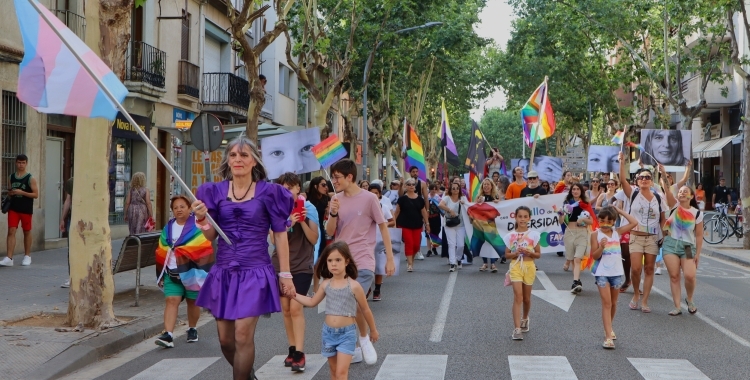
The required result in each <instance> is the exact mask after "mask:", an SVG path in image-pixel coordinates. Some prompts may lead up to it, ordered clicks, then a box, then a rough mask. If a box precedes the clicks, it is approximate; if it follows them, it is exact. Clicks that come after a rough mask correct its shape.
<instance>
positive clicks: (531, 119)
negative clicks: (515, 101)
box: [521, 78, 555, 146]
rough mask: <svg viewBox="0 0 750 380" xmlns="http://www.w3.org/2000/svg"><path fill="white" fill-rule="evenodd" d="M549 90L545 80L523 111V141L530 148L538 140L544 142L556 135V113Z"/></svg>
mask: <svg viewBox="0 0 750 380" xmlns="http://www.w3.org/2000/svg"><path fill="white" fill-rule="evenodd" d="M547 90H548V88H547V79H546V78H545V80H544V82H542V84H541V85H540V86H539V87H537V89H536V91H534V93H533V94H531V97H530V98H529V101H527V102H526V104H524V106H523V108H522V109H521V123H522V124H523V140H524V142H526V144H527V145H528V146H531V145H532V144H533V143H534V141H536V140H544V139H546V138H548V137H550V136H552V134H553V133H555V113H554V111H552V104H551V103H550V102H549V96H548V93H547ZM537 129H538V131H537Z"/></svg>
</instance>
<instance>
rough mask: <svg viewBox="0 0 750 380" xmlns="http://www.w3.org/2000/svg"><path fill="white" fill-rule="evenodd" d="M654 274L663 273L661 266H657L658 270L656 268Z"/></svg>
mask: <svg viewBox="0 0 750 380" xmlns="http://www.w3.org/2000/svg"><path fill="white" fill-rule="evenodd" d="M654 274H656V275H661V267H656V270H654Z"/></svg>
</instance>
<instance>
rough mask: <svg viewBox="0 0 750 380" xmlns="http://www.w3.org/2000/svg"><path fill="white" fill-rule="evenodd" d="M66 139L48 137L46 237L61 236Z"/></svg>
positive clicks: (45, 204) (45, 203)
mask: <svg viewBox="0 0 750 380" xmlns="http://www.w3.org/2000/svg"><path fill="white" fill-rule="evenodd" d="M63 144H64V140H63V139H61V138H58V137H47V142H46V145H45V149H46V151H45V156H46V157H45V167H44V238H45V239H58V238H60V213H61V212H62V184H63V179H62V169H63Z"/></svg>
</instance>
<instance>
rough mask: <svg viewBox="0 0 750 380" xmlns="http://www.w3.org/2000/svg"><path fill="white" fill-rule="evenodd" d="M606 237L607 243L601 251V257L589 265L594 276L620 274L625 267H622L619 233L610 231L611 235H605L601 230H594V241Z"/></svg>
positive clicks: (623, 271)
mask: <svg viewBox="0 0 750 380" xmlns="http://www.w3.org/2000/svg"><path fill="white" fill-rule="evenodd" d="M605 238H606V239H607V244H606V245H605V246H604V251H602V257H601V258H599V260H596V261H594V264H593V265H592V266H591V274H593V275H594V276H607V277H613V276H622V275H624V274H625V269H624V268H623V267H622V250H621V249H620V235H619V234H618V233H617V231H614V230H613V231H612V236H611V237H607V235H605V234H604V233H602V231H601V230H596V241H601V240H602V239H605Z"/></svg>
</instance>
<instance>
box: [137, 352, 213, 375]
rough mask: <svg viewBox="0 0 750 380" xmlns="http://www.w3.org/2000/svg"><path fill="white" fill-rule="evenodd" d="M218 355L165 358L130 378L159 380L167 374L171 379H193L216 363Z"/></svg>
mask: <svg viewBox="0 0 750 380" xmlns="http://www.w3.org/2000/svg"><path fill="white" fill-rule="evenodd" d="M217 360H219V358H218V357H212V358H183V359H163V360H160V361H159V362H158V363H156V364H154V365H152V366H151V367H148V368H147V369H146V370H144V371H142V372H141V373H139V374H137V375H135V376H133V377H131V378H130V380H157V379H163V378H164V377H165V374H168V377H169V378H171V379H186V380H188V379H192V378H193V377H195V376H196V375H198V374H199V373H201V372H203V371H204V370H205V369H206V368H208V367H209V366H211V364H214V363H215V362H216V361H217Z"/></svg>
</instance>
